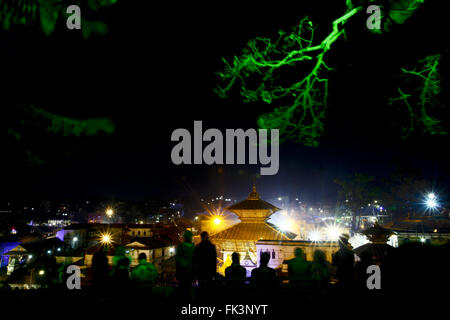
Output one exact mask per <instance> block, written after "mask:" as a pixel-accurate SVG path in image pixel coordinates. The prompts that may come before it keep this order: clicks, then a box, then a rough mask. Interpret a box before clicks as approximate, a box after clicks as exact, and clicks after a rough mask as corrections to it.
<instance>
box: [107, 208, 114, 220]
mask: <svg viewBox="0 0 450 320" xmlns="http://www.w3.org/2000/svg"><path fill="white" fill-rule="evenodd" d="M105 213H106V215H107V216H108V218H111V217H112V216H113V215H114V210H113V209H112V208H107V209H106V212H105Z"/></svg>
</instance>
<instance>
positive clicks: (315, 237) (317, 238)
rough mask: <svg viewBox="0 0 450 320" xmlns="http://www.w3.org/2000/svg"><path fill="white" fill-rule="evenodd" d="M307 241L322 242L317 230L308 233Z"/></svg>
mask: <svg viewBox="0 0 450 320" xmlns="http://www.w3.org/2000/svg"><path fill="white" fill-rule="evenodd" d="M308 237H309V239H310V240H311V241H316V242H317V241H320V240H322V235H321V234H320V232H319V230H312V231H311V232H310V233H309V236H308Z"/></svg>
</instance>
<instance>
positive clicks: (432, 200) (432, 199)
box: [424, 192, 439, 211]
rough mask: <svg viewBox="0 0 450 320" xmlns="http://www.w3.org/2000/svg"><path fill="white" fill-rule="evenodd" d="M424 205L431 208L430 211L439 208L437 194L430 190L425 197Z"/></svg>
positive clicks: (428, 208)
mask: <svg viewBox="0 0 450 320" xmlns="http://www.w3.org/2000/svg"><path fill="white" fill-rule="evenodd" d="M424 205H425V207H426V209H427V210H430V211H434V210H437V209H438V207H439V202H438V199H437V196H436V194H434V193H433V192H430V193H429V194H427V196H426V197H425V199H424Z"/></svg>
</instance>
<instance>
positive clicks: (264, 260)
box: [260, 252, 270, 267]
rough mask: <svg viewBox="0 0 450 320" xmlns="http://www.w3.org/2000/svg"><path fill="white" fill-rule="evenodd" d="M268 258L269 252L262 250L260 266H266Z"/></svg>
mask: <svg viewBox="0 0 450 320" xmlns="http://www.w3.org/2000/svg"><path fill="white" fill-rule="evenodd" d="M269 260H270V254H269V253H268V252H262V253H261V257H260V266H261V267H267V265H268V264H269Z"/></svg>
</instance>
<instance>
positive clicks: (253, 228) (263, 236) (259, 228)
mask: <svg viewBox="0 0 450 320" xmlns="http://www.w3.org/2000/svg"><path fill="white" fill-rule="evenodd" d="M295 236H296V235H295V234H293V233H291V232H282V231H280V230H278V229H277V228H276V227H275V226H273V225H272V224H270V223H267V222H262V223H261V222H256V223H245V222H241V223H238V224H236V225H234V226H231V227H230V228H228V229H225V230H223V231H221V232H219V233H216V234H214V235H212V236H211V239H212V240H247V241H258V240H292V239H293V238H295Z"/></svg>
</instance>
